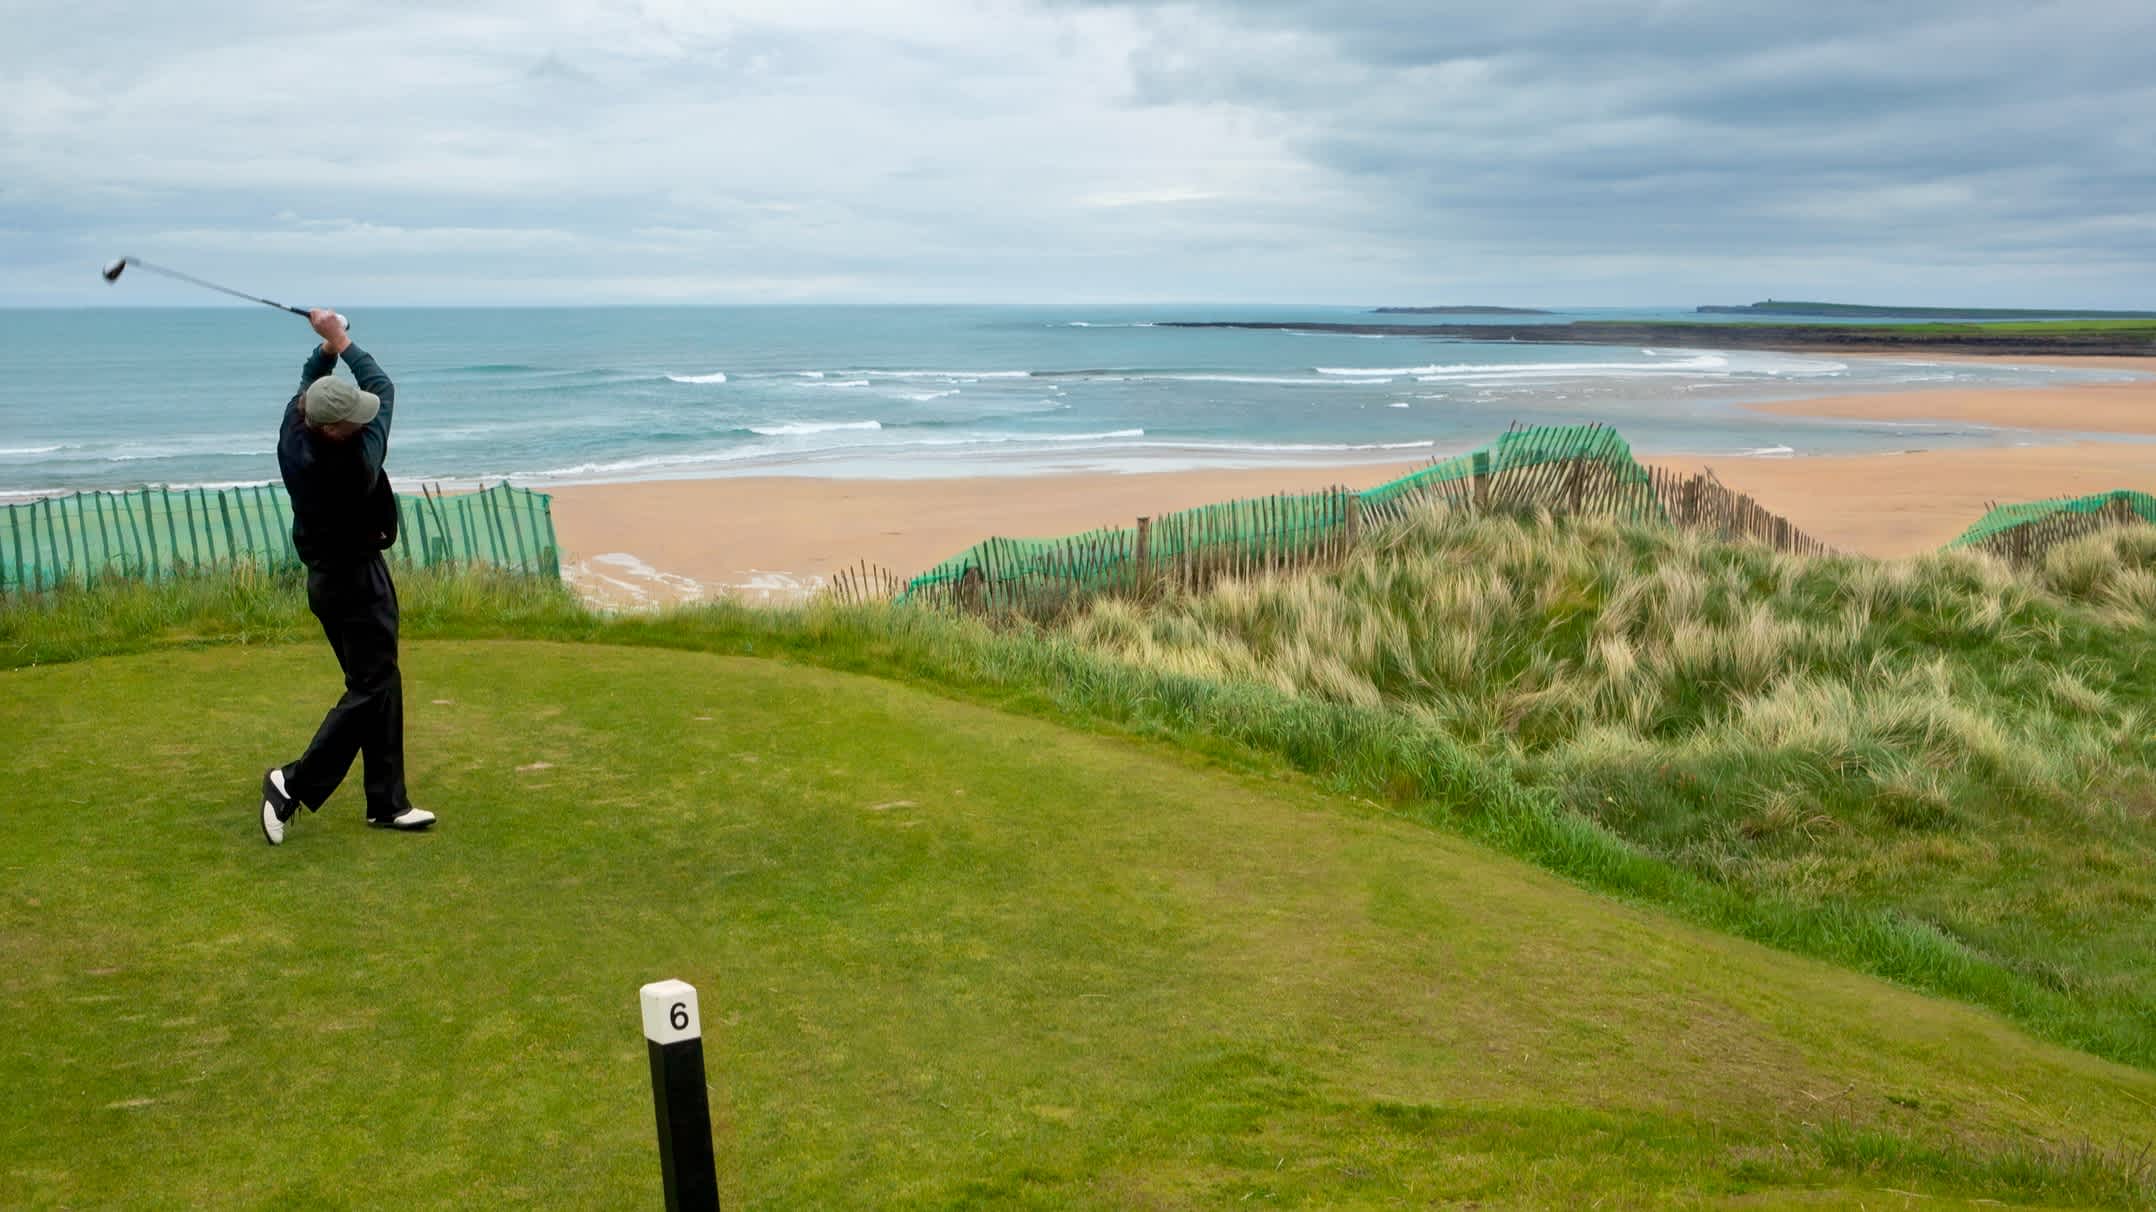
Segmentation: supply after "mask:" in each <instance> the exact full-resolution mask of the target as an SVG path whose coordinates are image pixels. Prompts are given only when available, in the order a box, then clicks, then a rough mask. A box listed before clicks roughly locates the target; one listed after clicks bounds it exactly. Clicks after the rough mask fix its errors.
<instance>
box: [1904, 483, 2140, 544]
mask: <svg viewBox="0 0 2156 1212" xmlns="http://www.w3.org/2000/svg"><path fill="white" fill-rule="evenodd" d="M2134 522H2149V523H2156V497H2152V496H2150V495H2149V494H2148V493H2145V492H2134V491H2132V490H2131V489H2124V488H2122V489H2118V490H2116V491H2113V492H2099V493H2092V494H2090V495H2089V496H2085V497H2074V498H2071V499H2067V498H2059V499H2055V500H2049V501H2029V502H2026V503H2024V504H2019V505H1994V506H1992V507H1991V510H1990V512H1988V513H1986V514H1985V515H1984V516H1983V517H1981V518H1978V519H1977V521H1976V525H1974V526H1971V527H1969V529H1967V530H1965V531H1963V532H1962V533H1961V536H1960V537H1959V538H1956V539H1955V540H1954V541H1953V542H1951V543H1948V544H1947V547H1948V548H1949V549H1952V548H1956V547H1974V548H1977V549H1978V550H1983V551H1992V552H1996V553H1998V554H2000V555H2003V556H2006V557H2007V558H2008V559H2012V560H2030V559H2035V558H2037V557H2040V556H2041V555H2042V554H2043V553H2044V552H2045V551H2048V550H2050V548H2051V547H2052V546H2053V545H2054V544H2057V543H2062V542H2065V541H2067V540H2069V539H2073V538H2078V537H2080V536H2081V535H2084V534H2089V533H2091V532H2093V531H2097V530H2102V529H2104V528H2106V527H2110V526H2122V525H2130V524H2132V523H2134Z"/></svg>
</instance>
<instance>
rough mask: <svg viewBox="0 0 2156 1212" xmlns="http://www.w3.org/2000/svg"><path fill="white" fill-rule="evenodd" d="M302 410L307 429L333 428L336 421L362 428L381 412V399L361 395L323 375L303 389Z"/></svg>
mask: <svg viewBox="0 0 2156 1212" xmlns="http://www.w3.org/2000/svg"><path fill="white" fill-rule="evenodd" d="M306 408H307V423H308V424H309V425H334V424H336V423H337V422H339V421H350V422H351V423H353V424H354V425H365V424H366V423H367V422H369V421H372V420H373V419H374V414H376V413H378V412H380V411H382V397H380V396H378V395H375V394H374V393H373V392H371V391H361V390H360V389H359V388H357V387H354V386H352V385H351V384H350V383H347V382H345V381H344V380H343V379H340V378H338V377H336V376H335V375H324V376H323V377H321V378H319V379H316V380H315V381H314V384H313V386H311V387H309V388H308V389H307V405H306Z"/></svg>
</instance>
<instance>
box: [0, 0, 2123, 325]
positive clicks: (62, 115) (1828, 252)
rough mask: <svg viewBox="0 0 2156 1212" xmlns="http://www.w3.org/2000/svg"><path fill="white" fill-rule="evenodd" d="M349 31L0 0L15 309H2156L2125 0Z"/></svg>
mask: <svg viewBox="0 0 2156 1212" xmlns="http://www.w3.org/2000/svg"><path fill="white" fill-rule="evenodd" d="M355 15H356V14H355V10H352V9H350V8H349V7H348V6H345V7H337V8H331V7H328V6H313V5H294V4H290V3H281V4H255V3H222V4H210V5H182V6H172V5H151V4H146V3H143V4H124V5H115V4H106V5H99V4H75V5H61V4H51V3H38V4H26V3H20V2H17V3H7V2H6V0H0V28H8V29H10V31H11V38H10V40H9V41H8V42H7V43H6V44H5V45H0V79H5V80H6V81H7V82H8V87H7V88H6V89H4V90H0V302H8V301H13V302H39V301H101V300H104V299H107V298H110V295H109V294H99V293H97V291H98V289H100V288H99V286H98V284H96V283H95V282H94V280H88V283H87V284H85V282H84V270H83V269H82V266H84V265H94V264H95V262H97V261H98V260H99V259H101V258H103V257H108V256H111V255H117V254H118V253H119V252H123V251H127V252H136V253H139V254H141V255H153V256H154V254H155V253H156V252H157V251H158V248H157V247H156V245H157V244H158V242H160V241H163V242H167V243H169V244H170V245H171V247H172V248H174V249H175V250H178V249H182V248H186V249H194V250H200V254H201V255H203V256H205V257H211V256H214V257H216V258H217V259H218V265H219V267H220V268H224V267H226V266H230V267H231V268H233V269H234V270H235V271H236V272H240V273H243V274H246V273H260V274H262V275H264V276H265V278H267V277H270V276H273V275H289V276H293V277H298V276H311V278H312V279H313V280H318V281H327V282H328V283H329V284H330V285H331V286H333V287H337V288H342V289H351V290H358V291H376V292H379V294H380V299H381V301H439V300H447V301H458V302H485V301H492V300H497V299H503V298H531V299H548V300H574V299H577V298H591V299H602V298H603V299H625V300H633V299H637V298H646V297H649V298H663V299H678V298H697V297H704V298H713V299H739V298H757V297H786V298H794V297H844V298H864V299H870V298H872V299H893V298H900V299H902V298H922V299H931V298H954V297H962V298H1012V299H1020V298H1024V299H1053V298H1060V297H1069V296H1072V295H1076V294H1083V295H1085V296H1086V297H1092V298H1116V297H1122V298H1133V299H1136V298H1184V299H1188V298H1218V299H1233V298H1242V299H1294V298H1308V299H1313V300H1338V301H1349V302H1358V301H1402V300H1406V301H1447V300H1453V301H1457V300H1459V299H1461V298H1463V297H1465V296H1467V295H1473V296H1475V297H1476V298H1477V299H1487V300H1489V301H1495V302H1557V303H1562V302H1578V303H1602V304H1608V303H1624V302H1665V301H1667V302H1684V301H1694V300H1697V299H1699V298H1701V297H1703V296H1704V297H1744V296H1747V295H1749V294H1754V293H1776V294H1785V295H1787V294H1795V293H1799V292H1804V293H1819V294H1832V295H1840V296H1848V297H1862V298H1871V299H1878V298H1889V297H1890V298H1897V299H1903V298H1905V299H1911V300H1915V301H1924V300H1930V299H1941V298H1951V299H1952V300H1954V301H1967V302H2000V303H2012V302H2024V301H2025V302H2030V303H2035V302H2048V303H2073V304H2083V305H2092V306H2093V305H2121V306H2124V305H2137V304H2138V305H2147V304H2148V303H2149V302H2151V300H2150V299H2149V298H2148V297H2147V296H2146V290H2147V287H2146V285H2145V284H2146V283H2147V282H2148V281H2149V280H2150V277H2151V275H2150V271H2151V269H2152V268H2156V229H2152V226H2151V224H2150V223H2149V222H2148V220H2147V217H2146V216H2147V211H2148V206H2147V199H2149V198H2150V197H2151V196H2156V189H2152V186H2156V167H2152V166H2156V159H2152V154H2156V84H2151V83H2149V82H2147V81H2146V79H2145V78H2146V77H2147V75H2148V73H2147V71H2146V69H2145V57H2146V49H2145V48H2146V47H2147V46H2148V45H2149V44H2150V40H2151V36H2152V35H2156V7H2151V6H2148V5H2146V4H2144V3H2139V2H2136V3H2125V2H2111V3H2103V2H2099V0H2069V2H2066V3H2057V4H2050V5H2038V6H2033V7H2032V6H2027V5H2020V4H2011V3H2003V2H1987V3H1972V4H1952V5H1948V4H1939V3H1925V4H1878V3H1870V2H1867V3H1847V2H1832V3H1807V4H1801V5H1796V4H1787V3H1772V4H1768V3H1706V2H1683V0H1660V2H1656V0H1631V2H1626V3H1612V2H1597V3H1566V4H1535V3H1526V2H1523V0H1510V2H1507V3H1480V2H1477V3H1448V4H1442V5H1439V4H1431V3H1426V2H1417V3H1409V2H1406V0H1364V2H1360V3H1355V4H1340V3H1332V2H1319V0H1189V2H1183V3H1173V4H1155V3H1130V2H1122V3H1077V2H1052V3H1028V2H1026V0H920V2H919V3H915V4H909V5H906V6H874V5H871V6H863V5H858V4H845V3H839V2H838V0H741V2H739V3H733V4H729V5H726V6H715V5H710V4H706V3H700V2H697V0H639V2H636V3H605V4H597V5H571V6H561V7H558V8H551V9H549V8H543V7H539V6H532V5H528V4H512V3H508V2H507V0H502V2H500V3H481V4H475V5H469V6H466V5H458V6H437V5H428V4H404V5H392V6H383V7H370V8H369V9H368V10H367V11H366V13H365V14H364V16H363V17H361V18H359V19H355ZM18 35H19V36H18ZM295 261H297V262H298V264H295ZM2008 269H2010V270H2011V272H2010V273H2008V272H2006V271H2007V270H2008ZM250 280H252V279H250ZM287 280H289V278H288V279H287ZM579 282H582V283H583V284H584V285H582V286H581V287H580V286H578V285H577V284H578V283H579ZM639 282H641V283H645V284H646V285H645V286H644V287H641V288H640V287H638V286H637V285H636V284H637V283H639ZM518 283H522V284H523V285H522V286H521V287H519V286H517V285H516V284H518ZM698 283H702V284H703V285H702V287H701V288H699V286H698V285H697V284H698ZM2032 292H2033V293H2032ZM2039 295H2041V297H2037V296H2039Z"/></svg>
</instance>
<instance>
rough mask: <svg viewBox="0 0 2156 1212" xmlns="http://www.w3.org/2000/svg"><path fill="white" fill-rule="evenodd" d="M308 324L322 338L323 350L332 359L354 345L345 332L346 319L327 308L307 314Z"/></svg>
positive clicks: (317, 309)
mask: <svg viewBox="0 0 2156 1212" xmlns="http://www.w3.org/2000/svg"><path fill="white" fill-rule="evenodd" d="M307 323H308V324H309V325H310V326H311V327H313V329H314V330H315V332H316V333H318V334H320V335H321V337H322V349H323V351H324V352H326V353H328V354H329V356H330V357H333V358H334V357H336V356H337V355H338V354H341V353H343V352H344V351H345V347H346V346H348V345H350V344H351V343H352V338H351V337H350V336H349V335H347V334H346V333H345V331H344V317H343V316H340V315H338V314H337V313H336V312H334V311H331V310H330V309H329V308H327V307H317V308H315V309H314V310H313V311H310V312H308V313H307Z"/></svg>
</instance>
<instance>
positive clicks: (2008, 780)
mask: <svg viewBox="0 0 2156 1212" xmlns="http://www.w3.org/2000/svg"><path fill="white" fill-rule="evenodd" d="M2152 585H2156V529H2151V528H2147V527H2136V528H2129V529H2122V530H2114V531H2109V532H2105V533H2101V534H2098V535H2094V536H2091V537H2089V538H2086V539H2083V540H2081V541H2078V542H2075V543H2072V544H2068V545H2066V546H2064V547H2061V548H2060V549H2058V550H2056V551H2054V552H2053V553H2052V554H2051V555H2050V557H2049V558H2048V559H2047V560H2046V561H2045V563H2044V564H2043V565H2042V566H2041V567H2040V568H2037V569H2035V570H2033V571H2031V572H2028V573H2022V572H2017V571H2016V570H2014V569H2012V568H2010V567H2008V566H2007V565H2005V564H2003V563H2001V562H1999V561H1998V560H1996V559H1993V558H1990V557H1986V556H1982V555H1978V554H1973V553H1967V552H1960V553H1948V554H1941V555H1934V556H1926V557H1922V558H1918V559H1913V560H1905V561H1896V562H1891V563H1882V562H1875V561H1870V560H1861V559H1804V558H1800V557H1793V556H1781V555H1776V554H1774V553H1772V552H1769V551H1766V550H1764V549H1762V548H1756V547H1738V546H1730V545H1726V544H1721V543H1714V542H1709V541H1705V540H1702V539H1699V538H1697V537H1694V536H1688V535H1683V534H1678V533H1672V532H1668V531H1647V530H1629V529H1620V528H1618V527H1615V526H1613V525H1608V524H1599V523H1593V522H1582V523H1567V524H1555V523H1551V522H1549V521H1548V520H1547V519H1545V520H1543V521H1541V522H1538V523H1537V522H1527V523H1523V522H1521V521H1518V520H1513V519H1505V518H1483V519H1471V518H1466V517H1461V516H1453V515H1448V514H1445V513H1443V512H1441V511H1439V512H1431V513H1427V514H1424V515H1422V516H1421V517H1420V518H1418V519H1417V520H1416V521H1415V522H1414V523H1413V524H1411V525H1408V526H1406V527H1403V528H1401V529H1400V530H1398V531H1396V532H1394V533H1392V534H1390V535H1389V536H1387V538H1386V540H1385V542H1384V543H1383V544H1382V545H1380V546H1377V547H1374V548H1372V549H1370V550H1367V551H1364V552H1362V553H1360V554H1359V555H1358V556H1357V557H1356V558H1355V559H1353V560H1352V561H1350V562H1349V563H1348V564H1347V565H1346V566H1345V567H1343V568H1341V569H1339V570H1337V571H1331V572H1325V573H1313V574H1305V575H1298V576H1287V577H1280V578H1270V579H1264V580H1259V581H1251V582H1242V583H1229V584H1224V585H1221V586H1219V587H1217V588H1216V589H1214V590H1213V591H1211V592H1209V593H1205V594H1202V595H1197V596H1194V597H1188V598H1181V599H1176V600H1171V601H1169V602H1166V603H1162V604H1156V605H1151V606H1137V605H1132V604H1128V603H1116V602H1110V603H1103V604H1101V605H1099V606H1097V607H1096V608H1095V609H1093V610H1092V611H1090V612H1089V613H1087V614H1086V615H1084V616H1082V617H1080V618H1078V619H1077V620H1075V621H1074V622H1072V623H1070V624H1068V625H1067V627H1066V630H1067V633H1068V634H1069V635H1070V637H1071V638H1072V639H1074V640H1075V641H1077V642H1078V643H1080V644H1082V645H1085V646H1088V647H1091V648H1094V649H1097V650H1100V651H1103V652H1106V653H1109V654H1111V655H1113V656H1114V657H1116V658H1117V659H1119V660H1123V661H1127V662H1130V663H1133V664H1137V665H1141V666H1144V667H1148V668H1154V669H1159V670H1162V671H1165V672H1170V673H1174V674H1177V675H1182V676H1196V677H1205V678H1213V679H1219V680H1223V681H1227V682H1234V683H1250V684H1259V685H1266V686H1270V687H1273V688H1276V689H1278V690H1280V691H1281V692H1283V693H1285V694H1289V695H1292V696H1295V697H1298V698H1303V699H1311V700H1317V701H1321V702H1328V703H1333V704H1338V705H1342V706H1352V707H1355V708H1359V709H1364V710H1369V711H1376V712H1382V713H1387V714H1391V715H1395V716H1398V717H1400V718H1402V719H1404V720H1410V721H1413V722H1414V723H1415V724H1416V725H1418V726H1421V727H1424V728H1426V729H1427V730H1428V731H1430V732H1432V733H1434V734H1441V735H1443V736H1445V737H1448V738H1451V739H1453V740H1455V741H1457V742H1459V743H1461V744H1463V745H1465V746H1467V747H1469V748H1470V749H1472V750H1474V751H1476V752H1478V753H1484V754H1489V755H1492V756H1494V757H1497V758H1499V759H1501V760H1502V761H1503V762H1504V763H1505V764H1506V765H1507V766H1508V767H1509V768H1510V769H1512V770H1514V771H1516V772H1517V774H1518V776H1519V777H1520V778H1521V779H1522V780H1523V781H1524V782H1526V783H1527V784H1529V785H1532V786H1539V787H1547V788H1549V789H1551V790H1553V791H1554V792H1556V793H1557V794H1558V796H1559V798H1560V799H1561V801H1562V802H1563V803H1564V804H1565V805H1566V806H1567V807H1568V808H1570V809H1571V810H1572V811H1574V812H1576V813H1579V814H1580V815H1582V816H1584V817H1586V818H1589V819H1591V820H1593V821H1595V822H1596V823H1598V824H1600V825H1602V826H1604V827H1606V828H1608V829H1609V830H1611V831H1613V832H1614V833H1616V834H1617V835H1619V836H1621V837H1623V838H1625V839H1626V840H1628V841H1630V842H1632V843H1634V844H1636V845H1638V846H1640V847H1641V848H1643V849H1644V850H1646V851H1647V852H1649V853H1652V854H1655V855H1659V856H1662V857H1664V858H1666V859H1668V860H1669V861H1671V862H1673V863H1675V864H1677V865H1679V866H1681V867H1682V868H1683V869H1685V870H1687V871H1689V872H1691V873H1693V874H1696V875H1698V876H1700V877H1702V878H1705V879H1708V880H1710V881H1712V882H1714V883H1716V884H1718V885H1721V886H1724V887H1727V888H1729V889H1731V890H1734V891H1736V892H1738V893H1740V894H1742V895H1745V896H1750V897H1765V898H1772V899H1775V900H1778V901H1785V902H1790V903H1794V904H1797V905H1800V906H1808V907H1815V908H1818V909H1821V910H1822V911H1833V910H1837V909H1841V908H1856V909H1860V910H1869V911H1878V912H1883V913H1886V914H1890V915H1891V916H1892V917H1893V918H1894V919H1895V920H1897V921H1899V922H1902V923H1904V924H1905V925H1906V926H1907V927H1908V928H1909V929H1910V930H1913V931H1916V932H1918V933H1928V934H1933V935H1936V936H1937V937H1938V938H1939V939H1940V940H1942V942H1944V943H1945V944H1947V945H1950V946H1952V947H1956V948H1960V949H1964V950H1966V951H1967V952H1968V953H1969V954H1970V955H1972V956H1975V957H1978V958H1980V959H1982V960H1984V961H1987V962H1989V963H1993V964H1996V965H1998V966H2001V967H2003V968H2005V969H2008V970H2010V971H2012V972H2015V973H2017V974H2019V975H2021V976H2023V977H2025V978H2027V979H2028V980H2030V981H2032V982H2034V983H2036V984H2038V985H2041V986H2043V987H2045V988H2048V989H2051V990H2053V991H2055V992H2058V993H2061V994H2063V995H2065V996H2066V997H2068V998H2069V999H2070V1000H2072V1001H2073V1002H2074V1003H2075V1004H2076V1005H2078V1006H2079V1007H2080V1008H2081V1009H2082V1011H2084V1012H2085V1015H2086V1018H2085V1021H2086V1023H2087V1024H2088V1025H2089V1026H2091V1027H2092V1028H2093V1029H2094V1031H2095V1036H2096V1037H2103V1038H2106V1039H2108V1040H2109V1041H2110V1042H2109V1043H2105V1044H2099V1045H2098V1046H2102V1047H2105V1048H2106V1049H2107V1050H2113V1049H2123V1050H2124V1051H2125V1052H2127V1053H2130V1054H2133V1055H2135V1056H2137V1057H2138V1058H2139V1059H2140V1062H2141V1063H2144V1064H2146V1063H2151V1061H2156V1050H2152V1048H2151V1039H2150V1035H2149V1029H2148V1027H2147V1026H2146V1024H2147V1023H2148V1021H2149V1020H2148V1018H2147V1015H2146V1009H2145V1008H2146V1007H2147V1006H2149V1005H2151V1004H2156V912H2152V910H2156V791H2152V788H2156V679H2152V677H2151V676H2150V675H2151V674H2152V673H2156V626H2152V623H2151V619H2152V618H2156V609H2152V608H2156V594H2152V593H2151V586H2152ZM2137 1022H2138V1023H2139V1024H2141V1025H2138V1026H2137V1025H2136V1024H2137ZM2093 1039H2094V1037H2091V1040H2093Z"/></svg>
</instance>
